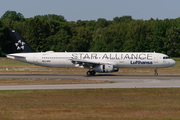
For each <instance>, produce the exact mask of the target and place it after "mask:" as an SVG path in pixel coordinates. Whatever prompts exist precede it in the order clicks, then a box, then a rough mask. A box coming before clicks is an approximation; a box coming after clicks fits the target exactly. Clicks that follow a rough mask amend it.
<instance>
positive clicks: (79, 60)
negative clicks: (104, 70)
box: [71, 59, 108, 65]
mask: <svg viewBox="0 0 180 120" xmlns="http://www.w3.org/2000/svg"><path fill="white" fill-rule="evenodd" d="M71 61H72V62H75V63H76V64H86V65H88V64H91V65H92V64H93V65H105V64H108V63H104V62H96V61H90V60H82V59H71Z"/></svg>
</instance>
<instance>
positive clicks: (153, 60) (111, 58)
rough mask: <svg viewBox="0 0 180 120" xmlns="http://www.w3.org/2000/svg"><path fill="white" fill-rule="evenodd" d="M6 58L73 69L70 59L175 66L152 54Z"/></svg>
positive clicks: (46, 54) (55, 54) (47, 54)
mask: <svg viewBox="0 0 180 120" xmlns="http://www.w3.org/2000/svg"><path fill="white" fill-rule="evenodd" d="M7 57H8V58H11V59H15V60H18V61H22V62H27V63H31V64H35V65H39V66H46V67H56V68H74V67H76V66H75V63H73V62H72V59H78V60H82V61H86V63H88V62H89V63H90V64H91V63H93V62H96V63H97V62H98V63H99V64H111V65H113V66H114V67H116V68H165V67H171V66H173V65H175V64H176V62H175V61H174V60H173V59H170V58H169V57H168V56H167V55H165V54H161V53H153V52H147V53H145V52H38V53H15V54H8V55H7Z"/></svg>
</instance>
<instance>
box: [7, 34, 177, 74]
mask: <svg viewBox="0 0 180 120" xmlns="http://www.w3.org/2000/svg"><path fill="white" fill-rule="evenodd" d="M10 36H11V41H12V46H13V49H14V52H15V53H12V54H8V55H7V58H10V59H14V60H17V61H21V62H26V63H30V64H34V65H39V66H45V67H53V68H87V69H89V70H88V71H87V73H86V74H87V76H92V75H95V74H96V72H99V73H111V72H118V71H119V69H120V68H153V69H154V72H155V73H154V75H155V76H157V75H158V73H157V69H158V68H166V67H171V66H174V65H175V64H176V62H175V61H174V60H173V59H171V58H170V57H169V56H167V55H165V54H162V53H156V52H66V51H65V52H53V51H47V52H35V51H34V50H33V49H32V48H31V47H30V46H29V45H28V43H27V42H26V41H25V40H24V39H23V37H21V35H20V34H19V33H18V32H17V31H16V30H10Z"/></svg>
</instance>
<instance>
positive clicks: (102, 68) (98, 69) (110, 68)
mask: <svg viewBox="0 0 180 120" xmlns="http://www.w3.org/2000/svg"><path fill="white" fill-rule="evenodd" d="M93 70H94V71H96V72H100V73H110V72H115V71H117V70H116V69H115V70H114V66H113V65H97V66H95V68H94V69H93ZM118 70H119V69H118Z"/></svg>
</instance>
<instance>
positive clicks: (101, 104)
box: [0, 88, 180, 120]
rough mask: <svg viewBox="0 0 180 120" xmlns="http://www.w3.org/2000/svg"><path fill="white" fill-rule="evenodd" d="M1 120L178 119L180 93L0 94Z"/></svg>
mask: <svg viewBox="0 0 180 120" xmlns="http://www.w3.org/2000/svg"><path fill="white" fill-rule="evenodd" d="M0 98H1V99H0V103H1V104H0V119H3V120H10V119H11V120H12V119H14V120H21V119H22V120H24V119H27V120H28V119H29V120H34V119H35V120H38V119H43V120H56V119H64V120H69V119H74V120H84V119H88V120H94V119H96V120H97V119H98V120H117V119H125V120H126V119H136V120H139V119H142V120H147V119H149V120H150V119H157V120H161V119H162V120H170V119H179V118H180V89H179V88H178V89H176V88H172V89H169V88H168V89H165V88H164V89H163V88H160V89H154V88H152V89H147V88H143V89H137V88H136V89H85V90H27V91H0Z"/></svg>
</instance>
